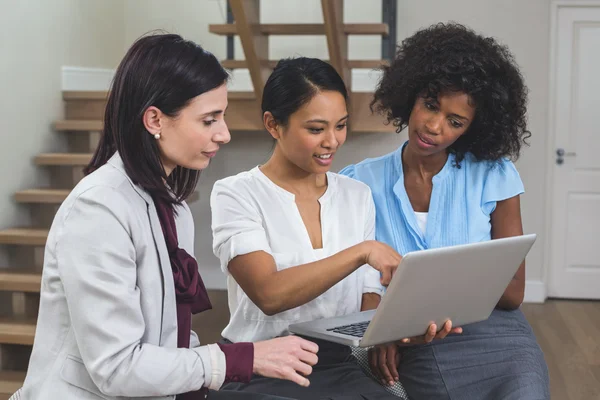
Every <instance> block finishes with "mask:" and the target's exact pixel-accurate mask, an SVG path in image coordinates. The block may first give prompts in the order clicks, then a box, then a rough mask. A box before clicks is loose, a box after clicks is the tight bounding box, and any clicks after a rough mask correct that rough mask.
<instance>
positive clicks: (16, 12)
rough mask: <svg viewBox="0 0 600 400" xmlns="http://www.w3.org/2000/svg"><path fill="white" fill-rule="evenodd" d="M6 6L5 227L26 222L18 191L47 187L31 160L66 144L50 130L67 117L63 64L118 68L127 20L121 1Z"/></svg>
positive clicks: (2, 84)
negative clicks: (63, 86) (17, 194)
mask: <svg viewBox="0 0 600 400" xmlns="http://www.w3.org/2000/svg"><path fill="white" fill-rule="evenodd" d="M0 9H1V10H2V12H1V13H0V54H1V55H2V56H0V88H2V96H0V102H1V105H0V121H2V125H1V128H0V138H1V141H0V143H1V145H0V171H2V180H1V181H2V185H0V227H1V228H5V227H11V226H18V225H21V226H24V225H27V221H28V214H27V213H26V208H21V207H19V206H17V204H16V203H15V202H14V201H13V200H12V195H13V193H14V192H15V191H17V190H20V189H28V188H34V187H38V186H43V185H44V184H46V178H47V177H46V176H45V175H44V172H43V171H42V170H40V169H39V168H36V167H35V166H34V165H33V162H32V159H33V157H34V156H35V155H37V154H38V153H41V152H46V151H57V150H61V149H63V146H64V144H65V140H64V138H63V137H61V135H60V134H57V133H55V132H53V131H52V128H51V124H52V122H53V121H55V120H56V119H60V118H62V115H63V105H62V99H61V66H63V65H73V66H86V67H110V68H114V67H115V66H116V64H117V62H118V60H119V58H120V57H121V47H122V45H121V43H122V40H123V29H122V27H123V25H124V24H123V4H122V2H121V1H119V0H103V1H95V0H52V1H33V0H0ZM115 44H118V45H117V46H116V45H115ZM1 261H4V260H1V257H0V262H1Z"/></svg>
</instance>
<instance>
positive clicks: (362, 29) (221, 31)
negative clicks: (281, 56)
mask: <svg viewBox="0 0 600 400" xmlns="http://www.w3.org/2000/svg"><path fill="white" fill-rule="evenodd" d="M259 29H260V33H262V34H263V35H324V34H325V24H261V25H260V26H259ZM208 31H209V32H210V33H214V34H217V35H237V28H236V26H235V24H212V25H209V26H208ZM389 31H390V30H389V26H388V24H382V23H377V24H344V33H345V34H346V35H383V36H387V35H388V34H389Z"/></svg>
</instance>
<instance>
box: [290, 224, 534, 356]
mask: <svg viewBox="0 0 600 400" xmlns="http://www.w3.org/2000/svg"><path fill="white" fill-rule="evenodd" d="M535 239H536V235H535V234H531V235H523V236H515V237H510V238H504V239H496V240H489V241H485V242H479V243H472V244H466V245H459V246H452V247H444V248H437V249H430V250H422V251H415V252H412V253H408V254H406V255H405V256H404V257H403V259H402V261H401V262H400V266H399V267H398V270H397V271H396V273H395V274H394V276H393V278H392V281H391V282H390V285H389V286H388V288H387V291H386V293H385V295H384V296H383V298H382V299H381V303H380V304H379V307H378V308H377V310H370V311H364V312H357V313H354V314H349V315H345V316H341V317H334V318H324V319H320V320H313V321H308V322H303V323H298V324H292V325H290V326H289V330H290V332H291V333H295V334H298V335H303V336H308V337H314V338H319V339H324V340H328V341H331V342H336V343H341V344H346V345H350V346H356V347H370V346H374V345H377V344H382V343H389V342H394V341H398V340H401V339H403V338H406V337H413V336H420V335H423V334H424V333H425V332H426V331H427V328H428V327H429V325H430V324H431V323H432V322H435V323H436V324H437V326H438V329H441V328H442V326H443V325H444V323H445V322H446V321H447V320H449V319H450V320H452V324H453V326H455V327H456V326H464V325H467V324H470V323H474V322H479V321H483V320H485V319H487V318H488V317H489V316H490V314H491V313H492V311H493V310H494V307H495V306H496V304H497V303H498V300H500V297H501V296H502V294H503V293H504V290H506V287H507V286H508V284H509V283H510V281H511V279H512V278H513V276H514V275H515V273H516V272H517V270H518V269H519V266H520V265H521V263H522V262H523V260H524V259H525V256H526V255H527V253H528V252H529V250H530V249H531V246H533V243H534V242H535Z"/></svg>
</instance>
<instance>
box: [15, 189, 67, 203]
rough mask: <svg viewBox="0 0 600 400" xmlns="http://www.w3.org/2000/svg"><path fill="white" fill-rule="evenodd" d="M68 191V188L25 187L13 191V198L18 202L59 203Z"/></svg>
mask: <svg viewBox="0 0 600 400" xmlns="http://www.w3.org/2000/svg"><path fill="white" fill-rule="evenodd" d="M69 193H70V191H69V190H68V189H27V190H21V191H19V192H17V193H15V200H16V201H17V202H19V203H34V204H60V203H62V202H63V201H64V200H65V199H66V198H67V196H68V195H69Z"/></svg>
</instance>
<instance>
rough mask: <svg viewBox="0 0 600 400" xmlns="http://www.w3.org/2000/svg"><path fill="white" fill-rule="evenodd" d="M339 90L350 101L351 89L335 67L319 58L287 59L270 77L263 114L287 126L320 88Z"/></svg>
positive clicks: (282, 61) (266, 86) (266, 88)
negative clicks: (349, 92)
mask: <svg viewBox="0 0 600 400" xmlns="http://www.w3.org/2000/svg"><path fill="white" fill-rule="evenodd" d="M327 90H329V91H335V92H339V93H340V94H341V95H342V96H344V99H345V100H346V101H348V90H347V89H346V85H344V81H343V80H342V78H341V77H340V75H339V74H338V73H337V71H336V70H335V68H333V67H332V66H331V65H330V64H328V63H326V62H325V61H323V60H319V59H317V58H307V57H298V58H285V59H282V60H280V61H279V62H278V63H277V66H275V69H274V70H273V72H272V73H271V76H269V79H268V80H267V83H266V85H265V89H264V91H263V97H262V105H261V107H262V112H263V114H264V113H265V112H267V111H269V112H270V113H271V114H273V117H274V118H275V121H277V122H278V123H279V124H281V125H283V126H286V125H287V123H288V120H289V118H290V115H292V114H293V113H295V112H296V111H298V109H299V108H300V107H302V106H303V105H304V104H306V103H308V102H309V101H310V99H312V98H313V97H314V96H315V95H316V94H317V93H319V92H320V91H327Z"/></svg>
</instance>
